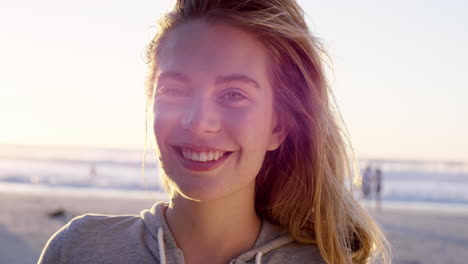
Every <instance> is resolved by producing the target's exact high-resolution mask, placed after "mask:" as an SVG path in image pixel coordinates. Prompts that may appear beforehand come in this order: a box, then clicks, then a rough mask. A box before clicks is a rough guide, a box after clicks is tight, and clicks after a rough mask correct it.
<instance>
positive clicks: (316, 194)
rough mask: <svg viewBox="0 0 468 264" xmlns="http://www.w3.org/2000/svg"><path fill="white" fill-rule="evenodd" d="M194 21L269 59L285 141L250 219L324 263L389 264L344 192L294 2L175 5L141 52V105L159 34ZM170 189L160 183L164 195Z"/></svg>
mask: <svg viewBox="0 0 468 264" xmlns="http://www.w3.org/2000/svg"><path fill="white" fill-rule="evenodd" d="M196 19H204V20H206V21H207V22H210V23H226V24H228V25H232V26H235V27H239V28H241V29H243V30H246V31H248V32H250V33H252V34H253V35H254V36H255V37H257V38H258V40H260V42H261V43H262V44H263V45H264V47H265V48H266V50H267V51H268V52H269V53H270V54H271V65H272V66H271V68H270V69H269V71H270V78H271V84H272V86H273V94H274V106H275V111H276V113H281V114H280V115H279V121H280V124H281V125H282V126H284V127H283V128H284V129H286V130H287V132H288V135H287V137H286V139H285V141H284V142H283V143H282V144H281V145H280V147H279V148H278V149H276V150H274V151H270V152H268V153H267V154H266V157H265V160H264V163H263V165H262V168H261V170H260V172H259V174H258V175H257V178H256V190H255V192H256V194H255V206H256V211H257V214H258V215H259V216H260V217H262V218H265V219H267V220H268V221H270V222H273V223H277V224H280V225H283V226H285V227H287V228H288V230H289V232H290V234H291V236H292V237H293V238H294V239H295V240H296V241H298V242H300V243H306V244H315V245H317V247H318V249H319V250H320V253H321V255H322V256H323V258H324V259H325V261H326V262H327V263H334V264H335V263H337V264H345V263H346V264H348V263H369V262H371V261H373V260H376V259H378V260H379V261H381V262H382V263H390V261H391V260H390V253H389V250H390V249H389V245H388V242H387V240H386V239H385V236H384V235H383V233H382V231H381V230H380V228H379V227H378V225H377V224H376V223H375V222H374V220H373V219H372V218H371V217H370V216H369V215H368V214H367V212H366V211H365V210H364V209H363V208H362V207H361V206H360V205H359V203H358V202H357V201H356V200H355V198H354V197H353V194H352V191H351V190H350V189H349V188H347V185H346V184H347V180H349V181H350V182H351V181H352V176H353V173H356V170H355V168H356V167H355V162H354V160H353V159H351V158H350V154H351V153H352V151H351V149H350V143H349V140H348V137H347V132H346V130H345V128H344V125H343V122H342V119H341V116H340V114H339V112H338V110H337V108H336V104H335V100H334V95H333V93H332V91H331V89H330V88H329V85H328V83H327V80H326V76H325V70H324V61H325V60H326V58H327V56H326V52H325V50H324V48H323V47H322V46H321V44H320V42H319V41H318V40H317V39H316V38H315V37H313V36H312V35H311V34H310V32H309V29H308V27H307V24H306V22H305V20H304V12H303V10H302V9H301V8H300V7H299V5H298V4H297V3H296V2H295V1H294V0H256V1H255V0H224V1H223V0H177V1H176V3H175V7H174V9H173V11H172V12H170V13H168V14H166V15H165V16H163V17H162V18H161V20H160V21H159V26H160V32H159V33H158V34H157V35H156V36H155V37H154V39H153V40H152V41H151V43H150V44H149V45H148V47H147V60H148V65H149V71H148V77H147V83H146V93H147V96H148V100H149V101H150V100H151V98H153V93H154V91H153V89H154V81H155V74H156V69H157V58H158V53H159V50H160V48H161V46H162V45H163V42H164V38H165V36H166V35H167V33H168V32H170V31H171V30H172V29H173V28H175V27H177V26H178V25H181V24H183V23H188V22H190V21H193V20H196ZM149 105H150V104H147V107H148V106H149ZM353 170H354V171H353ZM356 175H357V174H356ZM172 184H173V183H170V182H169V179H168V177H163V185H164V187H165V188H166V190H167V191H168V192H169V193H173V191H174V190H173V189H172V187H171V185H172ZM351 185H352V184H351Z"/></svg>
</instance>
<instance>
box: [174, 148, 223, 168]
mask: <svg viewBox="0 0 468 264" xmlns="http://www.w3.org/2000/svg"><path fill="white" fill-rule="evenodd" d="M175 151H176V153H177V157H178V158H179V161H180V163H181V164H182V166H184V167H185V168H186V169H188V170H192V171H210V170H214V169H216V168H218V167H219V166H221V165H222V164H223V163H224V161H225V160H226V159H227V158H228V157H229V156H230V155H231V154H232V152H230V153H226V154H224V155H223V156H222V157H221V158H219V159H218V160H212V161H206V162H201V161H194V160H189V159H186V158H184V156H183V155H182V153H181V151H180V150H179V149H176V150H175Z"/></svg>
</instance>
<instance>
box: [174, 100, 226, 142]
mask: <svg viewBox="0 0 468 264" xmlns="http://www.w3.org/2000/svg"><path fill="white" fill-rule="evenodd" d="M220 123H221V122H220V119H219V113H218V111H217V109H216V104H215V102H210V100H209V98H206V97H202V96H199V97H194V98H193V100H191V102H190V103H189V104H188V105H187V108H186V111H185V112H184V115H183V117H182V119H181V126H182V128H183V129H185V130H188V131H190V132H192V133H216V132H218V131H219V130H220V128H221V124H220Z"/></svg>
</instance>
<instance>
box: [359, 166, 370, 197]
mask: <svg viewBox="0 0 468 264" xmlns="http://www.w3.org/2000/svg"><path fill="white" fill-rule="evenodd" d="M371 177H372V169H371V167H370V166H367V167H366V169H365V170H364V173H363V174H362V186H361V190H362V197H363V198H364V199H368V198H369V195H370V192H371Z"/></svg>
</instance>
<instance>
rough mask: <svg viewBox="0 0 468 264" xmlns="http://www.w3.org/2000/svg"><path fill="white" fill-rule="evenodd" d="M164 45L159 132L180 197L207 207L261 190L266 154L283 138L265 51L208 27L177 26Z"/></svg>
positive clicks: (231, 32) (234, 32)
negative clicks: (258, 184) (257, 179)
mask: <svg viewBox="0 0 468 264" xmlns="http://www.w3.org/2000/svg"><path fill="white" fill-rule="evenodd" d="M161 45H162V46H161V47H160V48H161V49H160V51H159V56H158V58H157V59H158V68H157V72H156V80H155V97H154V106H153V111H154V112H153V114H154V123H153V128H154V134H155V138H156V143H157V147H158V154H159V158H160V161H161V165H162V167H163V169H164V171H165V173H166V175H167V177H169V178H170V180H171V182H172V183H173V184H174V188H175V190H176V192H178V193H179V194H181V195H183V196H184V197H186V198H190V199H195V200H202V201H203V200H214V199H219V198H222V197H225V196H227V195H230V194H234V193H236V192H239V191H241V192H253V191H254V186H255V177H256V175H257V174H258V172H259V170H260V168H261V166H262V163H263V160H264V157H265V154H266V152H267V151H268V150H274V149H276V148H277V147H278V146H279V145H280V143H281V141H282V139H283V137H282V135H280V132H276V131H277V130H276V129H275V127H276V125H277V124H276V117H275V115H274V111H273V94H272V88H271V84H270V82H269V77H268V70H267V69H268V61H269V60H268V55H267V53H266V51H265V48H264V47H263V46H262V45H261V44H260V43H259V42H258V41H257V40H256V38H255V37H253V36H252V35H250V34H249V33H247V32H245V31H243V30H240V29H238V28H235V27H231V26H227V25H222V24H217V25H213V24H208V23H206V22H204V21H192V22H190V23H187V24H183V25H180V26H178V27H176V28H175V29H174V30H172V31H171V32H169V33H168V35H166V36H165V39H164V41H163V43H162V44H161Z"/></svg>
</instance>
